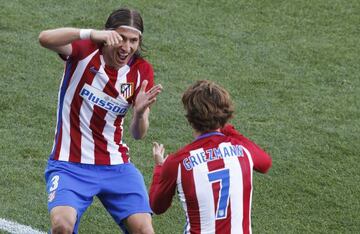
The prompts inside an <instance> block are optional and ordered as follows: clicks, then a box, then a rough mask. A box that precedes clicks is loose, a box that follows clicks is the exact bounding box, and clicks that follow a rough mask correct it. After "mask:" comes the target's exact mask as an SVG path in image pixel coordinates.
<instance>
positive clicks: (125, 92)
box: [120, 83, 134, 99]
mask: <svg viewBox="0 0 360 234" xmlns="http://www.w3.org/2000/svg"><path fill="white" fill-rule="evenodd" d="M120 93H121V95H122V96H123V97H124V98H125V99H128V98H130V97H131V96H132V95H133V93H134V85H133V83H122V84H121V85H120Z"/></svg>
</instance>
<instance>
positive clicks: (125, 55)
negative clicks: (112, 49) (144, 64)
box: [118, 53, 129, 61]
mask: <svg viewBox="0 0 360 234" xmlns="http://www.w3.org/2000/svg"><path fill="white" fill-rule="evenodd" d="M128 56H129V54H128V53H126V54H123V53H118V58H119V59H120V60H122V61H124V60H125V59H126V58H127V57H128Z"/></svg>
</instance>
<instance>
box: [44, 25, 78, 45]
mask: <svg viewBox="0 0 360 234" xmlns="http://www.w3.org/2000/svg"><path fill="white" fill-rule="evenodd" d="M79 39H80V29H78V28H57V29H50V30H45V31H42V32H41V33H40V35H39V42H40V44H41V45H42V46H43V47H46V48H52V47H57V46H64V45H67V44H70V43H71V42H73V41H75V40H79Z"/></svg>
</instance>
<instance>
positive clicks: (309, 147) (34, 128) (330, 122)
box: [0, 0, 360, 234]
mask: <svg viewBox="0 0 360 234" xmlns="http://www.w3.org/2000/svg"><path fill="white" fill-rule="evenodd" d="M64 2H66V3H64ZM1 5H2V7H1V8H0V15H1V16H0V17H1V20H0V29H1V34H0V43H1V47H0V58H1V63H0V69H1V79H0V93H1V95H0V137H1V138H0V218H4V219H7V220H12V221H16V222H19V223H21V224H25V225H30V226H32V227H34V228H36V229H39V230H42V231H47V230H48V228H49V218H48V213H47V208H46V201H47V195H46V192H45V181H44V177H43V172H44V168H45V165H46V161H47V158H48V155H49V153H50V150H51V147H52V143H53V137H54V129H55V122H56V104H57V92H58V86H59V83H60V78H61V75H62V69H63V64H62V62H61V60H60V59H59V58H58V57H57V55H55V54H54V53H51V52H50V51H48V50H46V49H43V48H41V47H40V46H39V44H38V40H37V37H38V34H39V32H40V31H41V30H44V29H48V28H55V27H62V26H76V27H82V28H98V29H101V28H102V27H103V24H104V22H105V20H106V18H107V16H108V14H109V13H110V12H111V11H112V10H114V9H115V8H117V7H119V6H129V7H134V8H137V9H138V10H139V11H140V12H141V13H142V15H143V18H144V22H145V33H144V43H145V45H146V47H147V57H146V58H147V59H148V60H149V61H150V62H151V63H152V64H153V66H154V69H155V76H156V77H155V79H156V82H157V83H161V84H162V85H163V87H164V91H163V93H162V94H161V96H159V98H158V102H157V103H156V105H155V106H154V107H153V109H152V114H151V118H150V121H151V122H150V127H151V128H150V130H149V134H148V136H147V137H146V139H144V140H142V141H134V140H132V139H131V138H130V136H129V135H127V136H126V139H125V140H126V141H127V144H128V145H129V146H130V148H131V155H132V161H133V162H134V163H135V164H136V165H137V167H138V168H139V169H140V170H141V171H142V172H143V175H144V178H145V181H146V184H147V185H149V182H150V180H151V174H152V158H151V142H152V141H154V140H157V141H160V142H162V143H164V144H165V145H166V146H167V152H173V151H175V150H177V149H178V148H179V147H181V146H182V145H184V144H186V143H188V142H189V141H191V140H192V134H191V129H190V127H189V126H188V125H187V123H186V120H185V118H184V113H183V111H182V106H181V103H180V97H181V94H182V92H183V91H184V90H185V88H186V87H187V86H188V85H190V84H191V83H192V82H194V81H195V80H198V79H210V80H214V81H216V82H217V83H219V84H221V85H222V86H224V87H225V88H226V89H228V90H229V92H230V94H231V96H232V98H233V99H234V101H235V106H236V117H235V118H234V119H233V120H232V121H231V123H232V124H234V125H236V126H237V128H238V130H240V131H241V132H242V133H243V134H244V135H245V136H247V137H249V138H250V139H252V140H254V141H255V142H257V143H258V144H259V145H260V146H262V147H263V148H264V149H266V150H267V151H268V152H269V153H270V154H271V155H272V158H273V167H272V169H271V171H270V172H269V174H267V175H261V174H255V176H254V187H255V188H254V193H253V209H252V224H253V233H360V170H359V159H358V157H359V153H360V76H359V74H360V68H359V64H360V59H359V57H360V56H359V55H360V49H359V48H360V47H359V43H360V39H359V38H360V27H359V25H360V1H358V0H343V1H340V0H314V1H308V0H293V1H292V0H290V1H284V0H269V1H255V0H248V1H244V0H227V1H225V0H219V1H211V0H203V1H199V0H192V1H191V0H173V1H163V0H160V1H155V0H147V1H140V0H134V1H128V0H126V1H113V0H112V1H96V0H90V1H84V0H77V1H54V0H48V1H44V0H33V1H30V0H25V1H20V0H5V1H2V4H1ZM127 119H128V120H129V119H130V118H129V116H128V118H127ZM128 125H129V124H128V122H127V123H126V125H125V127H126V128H128ZM153 220H154V227H155V230H156V233H163V234H172V233H181V231H182V228H183V225H184V223H185V216H184V213H183V211H182V209H181V208H180V205H179V203H178V201H177V200H176V199H175V200H174V203H173V206H172V208H171V209H170V210H169V211H168V212H167V213H165V214H164V215H162V216H154V219H153ZM0 232H1V229H0ZM118 232H119V231H118V228H117V226H116V225H115V223H114V221H113V220H112V219H111V217H110V216H109V215H108V214H107V213H106V212H105V209H104V208H103V207H102V205H101V204H100V202H99V201H97V200H96V201H95V203H94V204H93V205H92V206H91V207H90V208H89V209H88V211H87V212H86V213H85V215H84V217H83V219H82V222H81V226H80V233H109V234H110V233H118Z"/></svg>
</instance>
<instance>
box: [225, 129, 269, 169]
mask: <svg viewBox="0 0 360 234" xmlns="http://www.w3.org/2000/svg"><path fill="white" fill-rule="evenodd" d="M221 132H222V133H223V134H225V135H226V136H230V137H234V138H236V139H238V140H240V141H241V142H242V144H243V145H244V147H245V148H247V149H248V150H249V151H250V153H251V158H252V160H253V163H254V169H255V170H256V171H258V172H261V173H266V172H268V170H269V169H270V167H271V165H272V159H271V157H270V155H269V154H267V153H266V152H265V151H264V150H263V149H261V148H260V147H259V146H258V145H257V144H255V143H254V142H252V141H251V140H249V139H247V138H246V137H244V136H243V135H242V134H240V133H239V132H238V131H236V129H235V128H234V126H232V125H230V124H227V125H226V126H225V127H224V128H222V129H221Z"/></svg>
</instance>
